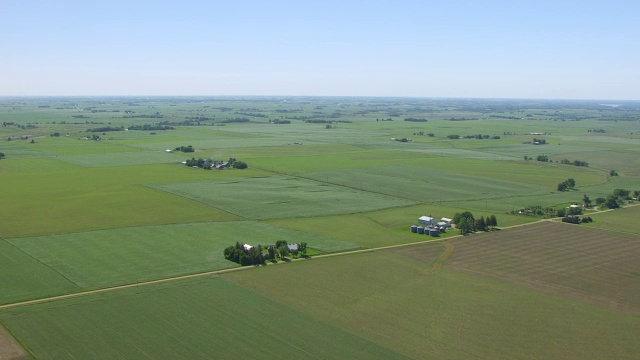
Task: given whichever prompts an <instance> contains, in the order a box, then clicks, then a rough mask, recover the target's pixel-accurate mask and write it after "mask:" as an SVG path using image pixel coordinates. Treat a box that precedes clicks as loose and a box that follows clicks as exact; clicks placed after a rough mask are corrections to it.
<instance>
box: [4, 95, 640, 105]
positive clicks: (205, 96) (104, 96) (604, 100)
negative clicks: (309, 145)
mask: <svg viewBox="0 0 640 360" xmlns="http://www.w3.org/2000/svg"><path fill="white" fill-rule="evenodd" d="M11 98H14V99H20V98H23V99H28V98H45V99H46V98H51V99H55V98H211V99H215V98H362V99H367V98H369V99H424V100H496V101H498V100H507V101H511V100H522V101H527V100H529V101H587V102H606V103H603V104H602V105H605V106H606V105H616V104H608V103H610V102H640V99H591V98H583V99H579V98H517V97H445V96H395V95H387V96H382V95H381V96H371V95H0V99H11Z"/></svg>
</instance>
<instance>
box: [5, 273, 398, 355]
mask: <svg viewBox="0 0 640 360" xmlns="http://www.w3.org/2000/svg"><path fill="white" fill-rule="evenodd" d="M0 322H2V323H3V324H4V325H5V326H6V327H7V328H8V329H9V330H10V331H11V332H12V333H13V334H14V335H15V336H16V338H17V339H18V340H19V341H20V342H21V343H22V344H23V345H24V346H25V347H26V349H27V350H28V351H29V352H30V353H31V354H32V355H33V356H34V357H35V358H37V359H43V360H44V359H58V358H76V359H114V358H119V359H139V358H153V359H178V358H180V359H211V358H217V359H238V358H255V357H259V358H262V359H294V358H295V359H318V358H327V359H337V358H345V359H401V358H405V357H404V356H402V355H400V354H398V353H397V352H394V351H392V350H389V349H387V348H385V347H383V346H381V345H379V344H376V343H374V342H371V341H368V340H366V339H363V338H362V337H360V336H358V335H357V334H353V333H352V332H350V331H347V330H344V329H341V328H339V327H336V326H334V325H332V324H330V323H327V322H326V321H323V320H321V319H317V318H315V317H313V316H310V315H309V314H307V313H305V312H304V311H301V310H298V309H295V308H293V307H290V306H287V305H285V304H282V303H280V302H278V301H274V300H272V299H269V298H267V297H264V296H262V295H259V294H257V293H255V292H253V291H251V290H249V289H246V288H244V287H242V286H239V285H237V284H234V283H231V282H229V281H225V280H223V279H200V280H191V281H181V282H176V283H171V284H163V285H157V286H151V287H145V288H141V289H129V290H124V291H122V292H119V293H117V294H100V295H94V296H90V297H84V298H80V299H73V300H65V301H61V302H56V303H50V304H43V305H36V306H30V307H25V308H19V309H14V310H9V311H5V312H2V313H0ZM97 324H99V326H96V325H97Z"/></svg>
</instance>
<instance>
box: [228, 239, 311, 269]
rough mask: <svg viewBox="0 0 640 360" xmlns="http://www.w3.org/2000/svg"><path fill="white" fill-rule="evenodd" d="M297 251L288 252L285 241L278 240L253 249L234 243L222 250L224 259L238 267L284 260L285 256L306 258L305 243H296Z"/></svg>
mask: <svg viewBox="0 0 640 360" xmlns="http://www.w3.org/2000/svg"><path fill="white" fill-rule="evenodd" d="M296 245H297V249H295V247H294V249H293V250H290V249H289V244H287V241H286V240H278V241H276V243H275V244H274V245H266V246H262V245H258V246H255V247H245V246H244V245H243V244H240V243H239V242H236V244H235V245H232V246H229V247H227V248H226V249H224V258H225V259H227V260H230V261H233V262H236V263H238V264H240V265H243V266H247V265H263V264H265V262H266V261H267V260H271V261H277V259H280V260H285V259H286V258H287V256H289V255H293V256H298V255H301V256H306V255H307V243H305V242H300V243H297V244H296Z"/></svg>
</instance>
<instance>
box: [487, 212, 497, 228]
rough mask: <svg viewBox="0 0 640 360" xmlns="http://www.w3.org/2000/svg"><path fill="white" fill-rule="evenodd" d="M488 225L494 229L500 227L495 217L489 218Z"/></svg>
mask: <svg viewBox="0 0 640 360" xmlns="http://www.w3.org/2000/svg"><path fill="white" fill-rule="evenodd" d="M487 225H488V226H491V227H492V228H494V227H496V226H498V219H497V218H496V216H495V215H491V216H489V221H487Z"/></svg>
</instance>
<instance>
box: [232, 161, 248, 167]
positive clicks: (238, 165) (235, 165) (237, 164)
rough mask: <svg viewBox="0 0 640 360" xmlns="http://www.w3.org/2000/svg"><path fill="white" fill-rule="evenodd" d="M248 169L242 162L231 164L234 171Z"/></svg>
mask: <svg viewBox="0 0 640 360" xmlns="http://www.w3.org/2000/svg"><path fill="white" fill-rule="evenodd" d="M248 167H249V166H248V165H247V163H246V162H244V161H236V162H234V163H233V168H234V169H246V168H248Z"/></svg>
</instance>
